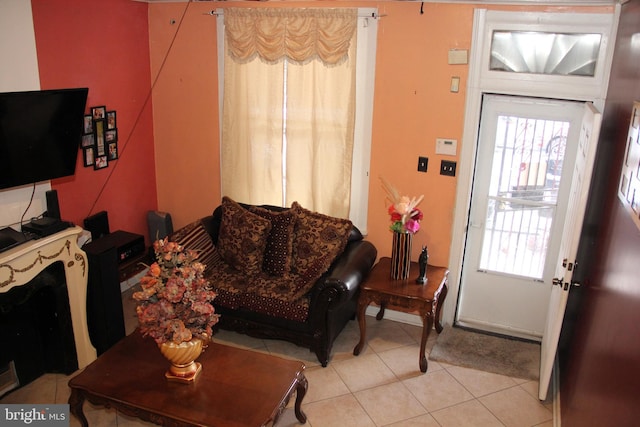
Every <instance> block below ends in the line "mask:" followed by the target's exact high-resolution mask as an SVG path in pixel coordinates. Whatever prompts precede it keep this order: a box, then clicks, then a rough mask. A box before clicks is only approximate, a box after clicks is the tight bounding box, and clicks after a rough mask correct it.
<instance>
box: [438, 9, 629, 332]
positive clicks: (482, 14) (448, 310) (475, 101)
mask: <svg viewBox="0 0 640 427" xmlns="http://www.w3.org/2000/svg"><path fill="white" fill-rule="evenodd" d="M491 13H492V11H487V10H486V9H476V11H475V13H474V20H473V31H472V41H471V52H470V60H469V64H470V65H469V77H468V82H467V99H466V103H465V118H464V123H465V125H464V129H463V134H462V148H461V150H460V158H459V161H458V179H457V185H456V197H455V206H454V218H453V226H452V230H451V246H450V251H449V292H448V295H447V298H446V301H445V304H444V307H443V323H445V324H448V325H453V323H454V319H455V313H456V307H457V304H458V296H459V292H460V278H461V272H462V262H463V255H464V247H465V242H466V227H467V223H468V219H469V205H470V201H471V188H472V186H471V184H472V181H473V167H474V164H475V154H476V149H477V144H478V129H479V126H480V110H481V105H482V94H483V93H484V92H491V93H501V94H505V95H525V96H527V95H528V96H539V97H550V98H555V97H556V94H555V93H554V92H553V91H540V90H538V89H536V86H534V85H531V84H529V83H530V82H527V84H523V85H522V87H520V88H515V87H514V85H509V87H507V88H506V89H504V88H503V89H500V88H497V87H490V88H489V87H487V88H485V87H483V80H482V64H483V62H484V61H483V57H484V56H485V55H487V54H488V51H489V48H490V47H489V46H486V38H485V37H484V35H485V34H486V31H487V30H488V29H487V26H486V21H487V14H491ZM521 15H522V14H521V13H519V12H512V13H504V12H502V13H501V16H502V17H504V18H505V19H506V18H509V19H510V20H512V21H513V22H518V19H519V18H520V16H521ZM619 16H620V5H619V4H618V5H616V6H615V11H614V13H613V14H612V17H611V29H610V33H609V35H608V42H607V43H606V45H605V48H606V49H607V52H606V53H605V55H604V57H603V58H604V61H605V64H604V70H603V74H602V76H603V78H602V84H600V87H599V90H598V94H597V95H596V96H593V97H590V98H589V99H575V100H584V101H591V102H593V104H594V105H595V107H596V108H597V109H598V110H600V111H602V110H603V108H604V100H605V97H606V92H607V88H608V81H609V75H610V69H611V62H612V58H613V49H612V47H613V46H614V45H615V35H616V32H617V25H618V20H619ZM530 17H531V15H529V16H528V18H529V19H530ZM509 25H512V22H509ZM485 80H486V79H485ZM543 89H549V87H548V85H543Z"/></svg>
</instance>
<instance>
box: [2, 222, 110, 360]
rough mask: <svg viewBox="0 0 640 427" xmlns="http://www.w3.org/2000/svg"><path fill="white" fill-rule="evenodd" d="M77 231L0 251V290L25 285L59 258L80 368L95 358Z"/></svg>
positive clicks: (84, 266)
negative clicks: (62, 265) (62, 267)
mask: <svg viewBox="0 0 640 427" xmlns="http://www.w3.org/2000/svg"><path fill="white" fill-rule="evenodd" d="M81 233H82V228H80V227H77V226H76V227H71V228H68V229H66V230H63V231H61V232H59V233H55V234H52V235H50V236H47V237H43V238H41V239H38V240H32V241H29V242H27V243H24V244H22V245H19V246H17V247H15V248H12V249H9V250H8V251H6V252H2V253H0V293H4V292H8V291H9V290H10V289H12V288H14V287H17V286H22V285H25V284H27V283H28V282H29V281H30V280H31V279H33V278H34V277H36V276H37V275H38V274H39V273H40V272H41V271H42V270H44V269H45V268H46V267H48V266H49V265H51V264H53V263H54V262H57V261H61V262H62V263H63V264H64V272H65V276H66V282H67V293H68V295H69V306H70V308H71V321H72V323H73V336H74V340H75V344H76V352H77V354H78V368H80V369H82V368H84V367H85V366H87V365H88V364H89V363H91V362H92V361H94V360H95V359H96V357H97V353H96V349H95V348H94V347H93V345H92V344H91V340H90V338H89V329H88V327H87V308H86V307H87V303H86V301H87V280H88V277H87V275H88V263H87V255H86V254H85V253H84V251H83V250H82V249H80V247H79V246H78V236H79V235H80V234H81Z"/></svg>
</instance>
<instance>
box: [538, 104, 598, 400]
mask: <svg viewBox="0 0 640 427" xmlns="http://www.w3.org/2000/svg"><path fill="white" fill-rule="evenodd" d="M601 119H602V115H601V114H600V113H599V112H598V111H597V110H596V109H595V108H594V107H593V104H591V103H589V102H588V103H586V104H585V107H584V115H583V120H582V124H581V130H580V138H579V140H578V153H577V156H576V161H575V166H574V169H573V174H572V184H571V193H570V196H569V206H568V208H567V215H566V218H565V222H564V227H563V229H562V241H561V243H560V256H559V257H558V258H559V259H558V261H557V263H556V269H555V274H554V278H553V280H552V284H553V287H552V289H551V298H550V301H549V313H548V315H547V321H546V326H545V330H544V336H543V337H542V348H541V355H540V387H539V390H538V397H539V398H540V400H544V399H545V398H546V396H547V391H548V389H549V383H550V379H551V371H552V368H553V363H554V360H555V356H556V351H557V350H558V340H559V339H560V330H561V329H562V320H563V318H564V312H565V309H566V307H567V299H568V298H569V290H570V289H571V286H572V276H573V272H574V271H575V269H576V262H575V259H576V256H577V253H578V243H579V241H580V233H581V231H582V222H583V219H584V212H585V209H586V205H587V199H588V196H589V184H590V182H591V173H592V171H593V162H594V159H595V156H596V148H597V142H598V134H599V132H600V123H601Z"/></svg>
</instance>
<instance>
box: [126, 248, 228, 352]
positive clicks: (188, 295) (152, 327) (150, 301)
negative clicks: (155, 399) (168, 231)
mask: <svg viewBox="0 0 640 427" xmlns="http://www.w3.org/2000/svg"><path fill="white" fill-rule="evenodd" d="M153 249H154V251H155V256H156V262H154V263H153V264H151V266H150V267H149V270H148V271H147V273H146V274H145V276H144V277H143V278H142V279H141V280H140V284H141V286H142V290H141V291H139V292H135V293H134V294H133V298H134V299H135V300H136V301H138V306H137V307H136V313H137V315H138V321H139V323H140V331H141V332H142V334H143V335H144V336H150V337H152V338H153V339H154V340H155V341H156V342H157V343H158V344H162V343H164V342H168V341H172V342H174V343H176V344H180V343H181V342H184V341H189V340H191V338H192V337H194V336H195V337H199V338H203V339H204V340H205V341H207V340H208V339H210V338H211V336H212V335H213V326H214V325H215V324H216V323H218V318H219V315H218V314H215V310H214V308H213V305H212V301H213V299H214V298H215V297H216V294H215V292H214V291H213V290H212V289H211V285H210V284H209V281H207V280H206V279H205V278H204V277H203V272H204V268H205V266H204V264H202V263H200V262H198V261H197V258H198V253H197V252H196V251H193V250H187V249H185V248H184V247H182V246H181V245H179V244H178V243H176V242H170V241H168V239H167V238H165V239H163V240H157V241H156V242H155V243H154V244H153Z"/></svg>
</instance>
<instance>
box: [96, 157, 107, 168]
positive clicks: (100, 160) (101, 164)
mask: <svg viewBox="0 0 640 427" xmlns="http://www.w3.org/2000/svg"><path fill="white" fill-rule="evenodd" d="M107 166H109V160H108V159H107V156H106V155H105V156H96V158H95V164H94V165H93V168H94V169H95V170H98V169H104V168H106V167H107Z"/></svg>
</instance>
